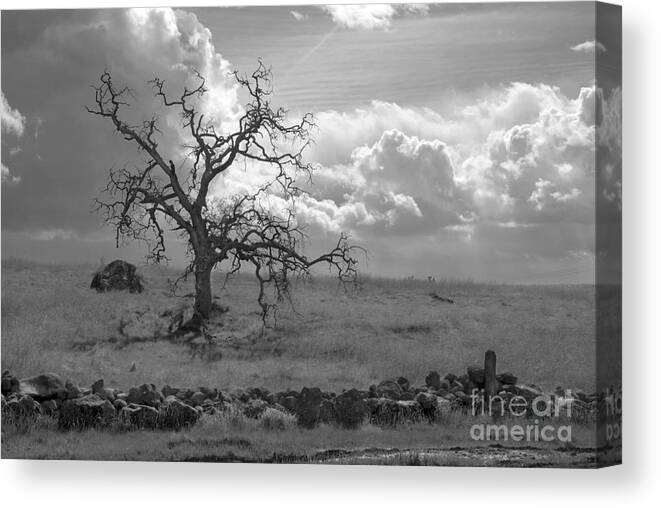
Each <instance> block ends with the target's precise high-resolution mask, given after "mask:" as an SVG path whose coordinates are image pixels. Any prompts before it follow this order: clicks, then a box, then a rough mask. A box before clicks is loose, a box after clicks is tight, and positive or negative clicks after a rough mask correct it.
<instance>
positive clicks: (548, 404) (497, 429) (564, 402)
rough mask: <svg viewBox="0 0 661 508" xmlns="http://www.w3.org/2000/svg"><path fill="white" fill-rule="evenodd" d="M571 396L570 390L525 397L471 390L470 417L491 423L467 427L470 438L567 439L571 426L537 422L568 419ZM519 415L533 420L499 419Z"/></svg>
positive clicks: (569, 436)
mask: <svg viewBox="0 0 661 508" xmlns="http://www.w3.org/2000/svg"><path fill="white" fill-rule="evenodd" d="M573 404H574V398H573V397H572V394H571V390H565V393H564V395H560V396H558V395H553V396H551V395H547V394H544V395H539V396H538V397H535V398H534V399H532V400H528V399H526V398H525V397H522V396H520V395H515V396H513V397H512V398H510V399H509V400H506V399H504V398H503V397H501V396H500V395H492V396H489V397H488V398H487V397H485V396H484V395H483V394H481V393H479V391H478V390H477V389H474V390H473V392H472V393H471V412H472V415H473V416H489V417H491V418H492V420H493V421H492V423H476V424H475V425H473V426H472V427H471V429H470V437H471V439H474V440H476V441H555V440H558V441H560V442H562V443H569V442H571V431H572V428H571V425H558V426H556V425H552V424H550V423H546V422H544V423H540V421H541V420H542V419H543V420H546V421H548V419H550V418H561V417H565V418H566V420H567V421H571V418H572V406H573ZM507 415H509V416H513V417H515V418H522V417H525V416H534V417H535V419H534V420H532V421H528V423H526V424H525V425H521V424H513V425H511V424H507V423H502V422H499V419H500V418H504V417H505V416H507Z"/></svg>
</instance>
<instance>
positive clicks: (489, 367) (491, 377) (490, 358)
mask: <svg viewBox="0 0 661 508" xmlns="http://www.w3.org/2000/svg"><path fill="white" fill-rule="evenodd" d="M497 384H498V382H497V381H496V353H494V352H493V351H491V350H489V351H487V352H486V353H484V398H485V403H486V404H487V406H488V404H489V397H492V396H494V395H496V393H497Z"/></svg>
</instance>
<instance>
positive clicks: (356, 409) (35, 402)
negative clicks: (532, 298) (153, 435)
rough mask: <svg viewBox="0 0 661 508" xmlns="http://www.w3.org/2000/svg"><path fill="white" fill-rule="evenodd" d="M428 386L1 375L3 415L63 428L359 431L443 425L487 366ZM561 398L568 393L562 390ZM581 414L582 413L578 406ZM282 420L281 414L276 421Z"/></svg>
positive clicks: (590, 405)
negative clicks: (125, 381)
mask: <svg viewBox="0 0 661 508" xmlns="http://www.w3.org/2000/svg"><path fill="white" fill-rule="evenodd" d="M424 380H425V384H424V386H415V385H413V384H412V383H410V382H409V380H408V379H406V378H404V377H399V378H397V379H394V380H392V379H391V380H384V381H381V382H380V383H378V384H375V385H372V386H370V387H369V388H368V389H367V390H359V389H356V388H352V389H349V390H345V391H342V392H341V393H333V392H325V391H322V390H321V389H320V388H318V387H305V388H303V389H302V390H300V391H296V390H287V391H282V392H277V393H272V392H270V391H269V390H267V389H266V388H259V387H256V388H250V389H247V390H234V391H232V392H223V391H220V390H218V389H216V388H208V387H199V388H197V389H191V388H176V387H171V386H169V385H165V386H163V387H162V388H157V387H156V386H155V385H153V384H143V385H140V386H134V387H131V388H130V389H129V390H128V391H121V390H118V389H116V388H109V387H107V386H105V383H104V381H103V380H98V381H96V382H95V383H93V384H92V385H91V386H90V387H85V388H81V387H79V386H77V385H75V384H74V383H72V382H71V381H68V380H67V381H63V380H62V378H60V377H59V376H58V375H56V374H51V373H46V374H40V375H38V376H34V377H30V378H26V379H20V380H19V379H18V378H16V377H14V376H12V375H11V374H10V373H9V372H5V373H3V375H2V413H3V418H4V417H5V416H11V417H14V418H20V419H23V420H28V421H29V420H36V419H38V418H39V417H41V416H44V415H48V416H50V417H52V418H56V419H57V422H58V426H59V428H60V429H61V430H63V431H69V430H80V429H86V428H90V427H95V428H110V427H113V428H117V429H121V430H135V429H164V430H181V429H184V428H187V427H190V426H192V425H194V424H195V423H197V421H198V420H199V419H200V418H201V416H202V415H203V414H214V413H217V412H224V411H227V410H229V409H234V410H238V411H239V412H240V413H242V414H243V415H244V416H245V417H246V418H261V417H262V416H263V415H264V414H268V415H270V416H274V415H279V414H285V413H289V414H291V415H294V417H295V418H296V421H297V422H298V424H299V425H300V426H301V427H304V428H313V427H315V426H317V425H319V424H330V425H335V426H338V427H342V428H346V429H353V428H357V427H359V426H360V425H362V424H363V423H365V422H370V423H372V424H374V425H379V426H397V425H402V424H407V423H415V422H429V423H439V422H442V421H443V420H444V418H445V417H446V416H447V415H448V414H450V413H452V412H456V411H461V412H463V413H465V414H467V413H469V412H470V411H471V407H472V404H474V403H475V402H474V400H475V397H471V395H473V394H477V395H480V394H483V393H484V388H485V386H484V384H485V374H484V370H483V369H482V368H480V367H469V368H468V369H466V372H465V373H464V374H462V375H460V376H457V375H455V374H452V373H450V374H447V375H445V376H444V377H441V375H440V374H439V373H438V372H436V371H431V372H429V373H428V374H427V375H426V376H425V378H424ZM496 391H497V395H498V396H499V397H501V398H502V399H503V400H504V401H506V402H507V401H508V400H510V399H511V398H512V397H515V396H519V397H523V398H524V399H525V400H526V401H532V400H533V399H535V398H536V397H538V396H540V395H544V392H543V391H542V390H541V389H540V388H539V387H536V386H534V385H523V384H518V379H517V377H516V376H515V375H514V374H512V373H510V372H502V373H499V374H497V376H496ZM556 392H557V396H558V397H559V396H561V395H562V390H561V389H560V388H557V389H556ZM574 396H575V400H574V401H573V403H574V404H578V405H579V409H580V410H581V411H582V412H586V413H590V412H592V411H594V410H595V408H596V406H597V403H598V401H599V400H600V395H598V394H592V395H586V394H585V393H584V392H582V391H580V390H577V391H575V392H574ZM579 412H580V411H579ZM274 421H276V420H274Z"/></svg>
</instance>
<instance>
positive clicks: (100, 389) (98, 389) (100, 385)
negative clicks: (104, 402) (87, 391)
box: [91, 379, 105, 397]
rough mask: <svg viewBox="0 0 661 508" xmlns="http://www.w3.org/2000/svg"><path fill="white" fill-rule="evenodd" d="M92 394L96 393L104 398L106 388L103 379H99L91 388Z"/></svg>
mask: <svg viewBox="0 0 661 508" xmlns="http://www.w3.org/2000/svg"><path fill="white" fill-rule="evenodd" d="M91 389H92V393H96V394H98V395H101V396H102V397H103V396H104V395H105V391H104V390H105V386H104V382H103V379H99V380H98V381H94V383H92V386H91Z"/></svg>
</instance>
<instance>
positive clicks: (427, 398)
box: [415, 392, 438, 422]
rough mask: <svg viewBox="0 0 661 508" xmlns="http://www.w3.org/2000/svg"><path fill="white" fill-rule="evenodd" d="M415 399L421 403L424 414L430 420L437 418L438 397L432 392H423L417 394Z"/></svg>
mask: <svg viewBox="0 0 661 508" xmlns="http://www.w3.org/2000/svg"><path fill="white" fill-rule="evenodd" d="M415 401H416V402H417V403H418V404H420V408H421V412H422V415H423V416H424V417H425V418H427V420H429V421H430V422H431V421H433V420H434V419H435V418H436V408H437V407H438V397H437V396H436V395H434V394H432V393H427V392H421V393H419V394H417V395H416V396H415Z"/></svg>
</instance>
